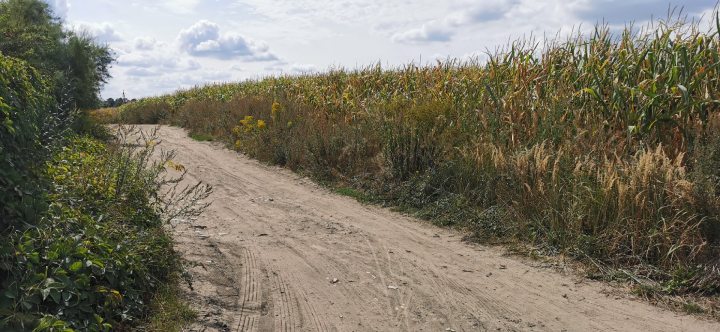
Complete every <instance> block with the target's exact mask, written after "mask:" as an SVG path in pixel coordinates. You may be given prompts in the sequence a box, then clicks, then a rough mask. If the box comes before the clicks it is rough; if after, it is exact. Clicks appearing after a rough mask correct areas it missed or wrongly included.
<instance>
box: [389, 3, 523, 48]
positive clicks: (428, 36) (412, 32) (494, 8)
mask: <svg viewBox="0 0 720 332" xmlns="http://www.w3.org/2000/svg"><path fill="white" fill-rule="evenodd" d="M519 4H520V0H487V1H483V2H482V3H477V2H475V1H460V3H456V4H455V6H458V7H460V8H462V9H458V10H456V11H453V12H451V13H450V14H448V15H445V16H444V17H441V18H440V19H433V20H430V21H429V22H427V23H424V24H422V26H420V27H419V28H411V29H409V30H405V31H401V32H397V33H395V34H393V36H392V37H391V39H392V41H394V42H397V43H410V44H417V43H426V42H448V41H450V40H451V39H452V37H453V36H454V35H455V34H456V33H457V31H458V30H461V29H465V28H467V27H468V26H470V25H474V24H482V23H488V22H493V21H497V20H500V19H502V18H504V17H505V16H506V15H508V13H510V12H511V11H512V10H513V8H514V7H515V6H518V5H519Z"/></svg>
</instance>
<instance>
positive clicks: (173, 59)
mask: <svg viewBox="0 0 720 332" xmlns="http://www.w3.org/2000/svg"><path fill="white" fill-rule="evenodd" d="M117 65H118V66H119V67H130V68H157V69H162V70H166V71H167V70H172V71H192V70H198V69H201V68H202V66H201V65H200V63H199V62H198V61H196V60H194V59H183V58H181V57H180V56H179V55H171V54H165V53H159V54H152V53H147V52H134V53H127V54H122V55H120V56H119V57H118V59H117Z"/></svg>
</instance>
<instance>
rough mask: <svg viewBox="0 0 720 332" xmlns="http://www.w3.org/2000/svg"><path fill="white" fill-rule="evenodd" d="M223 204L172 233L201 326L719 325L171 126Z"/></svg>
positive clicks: (195, 172)
mask: <svg viewBox="0 0 720 332" xmlns="http://www.w3.org/2000/svg"><path fill="white" fill-rule="evenodd" d="M160 133H161V138H162V139H163V143H162V145H161V146H163V147H164V148H166V149H168V148H170V149H175V150H177V152H178V156H177V158H176V161H177V162H180V163H181V164H183V165H184V166H185V167H186V168H187V169H188V170H189V176H190V178H191V179H194V180H201V181H204V182H206V183H209V184H211V185H213V186H214V187H215V192H214V193H213V196H212V199H213V204H212V206H211V207H210V208H209V209H208V210H207V211H206V213H205V214H204V215H203V216H202V217H201V218H199V219H197V220H188V221H182V222H180V223H178V224H177V225H176V226H175V228H174V233H175V238H176V241H177V249H178V250H179V251H180V252H181V253H182V255H183V256H184V257H185V258H186V259H187V260H188V261H189V262H191V264H192V265H193V267H191V268H190V273H191V274H192V277H193V283H192V289H187V295H188V296H189V298H190V300H191V303H192V306H193V307H194V308H195V309H196V310H198V311H199V313H200V314H199V320H198V322H197V323H196V324H194V325H193V326H192V327H190V330H191V331H600V330H602V331H720V324H718V323H716V322H711V321H704V320H701V319H698V318H695V317H691V316H686V315H682V314H678V313H673V312H669V311H665V310H662V309H659V308H656V307H653V306H651V305H648V304H646V303H642V302H640V301H636V300H633V299H632V298H630V297H618V296H617V295H610V294H615V293H616V292H608V291H607V290H606V288H607V287H608V286H606V285H603V284H602V283H597V282H591V281H588V280H583V279H582V278H577V277H573V276H572V275H563V274H560V273H558V272H557V271H555V270H554V269H549V268H543V267H540V266H539V265H540V264H538V263H533V262H529V261H523V260H522V259H519V258H515V257H512V256H508V255H506V254H505V251H504V250H502V249H500V248H493V247H485V246H480V245H471V244H467V243H464V242H463V241H462V240H461V237H462V236H461V234H459V233H457V232H454V231H451V230H447V229H442V228H438V227H435V226H432V225H430V224H428V223H426V222H422V221H418V220H415V219H413V218H410V217H407V216H403V215H401V214H398V213H394V212H391V211H389V210H387V209H383V208H378V207H373V206H364V205H362V204H360V203H358V202H356V201H354V200H353V199H351V198H348V197H343V196H339V195H336V194H333V193H331V192H329V191H328V190H326V189H324V188H321V187H318V186H317V185H315V184H313V183H312V182H310V181H309V180H307V179H304V178H302V177H300V176H298V175H296V174H293V173H291V172H289V171H287V170H283V169H279V168H276V167H270V166H265V165H263V164H261V163H258V162H256V161H253V160H250V159H248V158H246V157H244V156H242V155H239V154H237V153H235V152H233V151H230V150H227V149H225V148H223V147H222V146H220V145H218V144H213V143H202V142H196V141H193V140H191V139H190V138H188V137H187V135H186V134H185V132H184V131H183V130H182V129H178V128H170V127H163V128H162V129H161V130H160Z"/></svg>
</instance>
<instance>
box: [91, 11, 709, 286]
mask: <svg viewBox="0 0 720 332" xmlns="http://www.w3.org/2000/svg"><path fill="white" fill-rule="evenodd" d="M718 31H720V20H717V16H716V20H715V25H714V26H713V27H700V26H699V25H698V24H696V23H693V22H687V21H685V20H683V19H682V18H674V19H669V20H666V21H655V22H653V23H651V24H650V25H648V26H645V27H643V28H641V29H635V28H634V27H628V28H626V29H625V30H624V31H620V32H614V30H612V29H611V28H610V27H606V26H598V27H596V28H595V30H594V31H593V32H592V33H590V34H579V33H578V34H574V35H573V36H571V37H569V38H565V39H560V40H543V41H536V40H520V41H517V42H514V43H512V44H510V45H508V46H507V47H506V48H504V49H502V50H499V51H497V52H496V53H494V54H489V55H488V60H487V61H480V60H469V61H459V60H449V61H445V62H438V63H437V64H436V65H432V66H416V65H407V66H404V67H402V68H390V69H386V68H382V67H381V66H380V65H375V66H369V67H367V68H363V69H358V70H342V69H339V70H331V71H328V72H325V73H321V74H312V75H303V76H281V77H271V78H266V79H262V80H255V81H245V82H240V83H232V84H216V85H210V86H204V87H197V88H194V89H190V90H185V91H179V92H177V93H175V94H172V95H167V96H160V97H155V98H146V99H144V100H141V101H139V102H137V103H132V104H128V105H125V106H123V107H121V108H120V109H119V110H104V111H101V113H99V114H100V115H102V118H103V119H105V120H106V121H123V122H129V123H166V124H172V125H178V126H183V127H185V128H187V129H189V130H190V132H191V133H196V134H207V135H211V136H212V137H214V138H215V139H217V140H222V141H225V142H227V143H228V144H229V146H231V147H233V148H235V149H237V150H239V151H241V152H243V153H246V154H248V155H249V156H252V157H254V158H257V159H260V160H263V161H266V162H270V163H275V164H280V165H284V166H286V167H289V168H291V169H294V170H296V171H299V172H303V173H307V174H310V175H312V176H314V177H315V178H316V179H319V180H320V181H324V182H328V183H331V184H333V185H336V186H343V187H352V188H354V190H358V191H360V192H363V193H365V194H367V195H369V196H370V197H374V198H373V199H374V200H376V201H379V202H383V203H385V204H391V205H395V206H400V207H402V208H404V209H405V210H406V211H413V212H414V213H416V214H417V215H419V216H421V217H425V218H428V219H430V220H433V221H435V222H437V223H439V224H445V225H450V226H454V227H461V228H465V229H467V230H469V231H471V232H472V233H473V234H474V236H475V238H478V239H486V240H487V239H490V240H501V241H516V242H518V243H524V244H527V245H529V246H531V247H533V248H536V249H537V250H540V251H542V252H546V253H563V254H567V255H570V256H573V257H576V258H578V259H579V260H583V261H588V262H593V263H594V264H596V265H597V266H603V267H611V268H632V270H633V271H635V273H637V274H638V275H641V276H643V277H647V278H649V279H651V280H656V281H658V282H660V283H663V285H674V286H673V287H672V289H669V292H704V293H715V292H717V291H718V288H717V287H718V285H719V284H720V261H718V257H719V256H718V255H719V254H720V35H718ZM113 112H114V113H113ZM679 279H682V280H681V281H682V282H677V281H678V280H679Z"/></svg>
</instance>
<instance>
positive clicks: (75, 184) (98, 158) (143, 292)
mask: <svg viewBox="0 0 720 332" xmlns="http://www.w3.org/2000/svg"><path fill="white" fill-rule="evenodd" d="M153 151H154V143H152V142H151V141H147V142H146V144H145V145H143V146H141V147H140V148H139V149H136V148H134V147H123V146H122V145H105V144H103V143H100V142H98V141H96V140H94V139H91V138H87V137H84V138H83V137H80V138H75V139H72V140H71V142H70V144H69V145H68V146H67V147H65V148H63V149H62V150H61V151H60V152H58V153H57V154H56V155H55V156H54V157H53V158H52V160H51V161H50V162H48V164H47V171H46V174H47V177H48V178H49V180H50V181H51V183H52V190H51V191H50V193H49V194H48V198H49V202H50V204H49V209H48V211H47V213H46V214H45V215H44V217H43V218H42V220H41V221H40V222H39V223H38V224H37V226H36V227H33V228H30V229H28V230H26V231H23V232H19V231H18V232H13V233H11V234H9V235H8V237H7V241H5V242H3V244H2V246H3V247H4V248H2V250H0V252H3V253H5V254H4V256H3V257H2V259H1V260H0V262H1V263H2V267H3V270H5V271H7V274H8V277H7V278H5V279H4V280H3V281H2V283H0V286H1V289H2V293H1V294H0V312H2V313H3V315H2V316H3V317H6V318H3V319H2V320H0V329H3V330H23V329H27V328H37V330H39V331H44V330H48V331H50V330H53V329H52V328H53V327H54V328H58V327H60V326H63V327H69V328H72V329H78V330H110V329H111V328H112V329H123V328H125V327H130V326H133V325H135V324H138V323H139V322H140V321H141V320H142V319H144V318H145V317H146V316H147V308H148V305H149V304H150V302H151V300H152V299H153V298H154V297H155V293H156V292H157V291H158V289H160V287H164V284H165V283H167V282H169V281H170V280H171V277H172V276H173V274H176V273H177V272H178V268H179V264H178V257H177V256H176V254H175V253H174V252H173V250H172V241H171V239H170V238H169V237H168V236H167V235H166V233H165V231H164V229H163V225H164V223H163V221H164V219H163V218H162V217H161V214H160V212H161V211H160V210H161V208H162V209H164V210H166V211H171V210H172V211H175V210H177V209H175V210H173V209H169V208H168V207H173V206H176V205H177V204H176V203H178V201H174V202H169V201H168V200H167V199H164V198H163V197H161V196H158V190H157V189H158V186H159V185H163V184H166V183H168V182H167V181H166V180H164V178H163V177H162V173H164V171H165V166H166V165H165V163H166V162H168V161H169V159H168V158H167V157H169V156H170V155H167V154H163V156H165V157H164V158H161V159H160V161H158V162H151V161H150V160H149V156H150V155H151V154H152V153H153ZM204 197H207V196H202V198H204ZM169 199H170V200H172V199H173V198H172V197H170V198H169ZM179 204H183V203H179ZM176 207H177V208H178V209H180V210H182V211H184V212H182V213H188V212H189V211H190V213H191V211H195V210H193V209H195V208H194V207H193V206H189V205H183V206H176Z"/></svg>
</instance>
